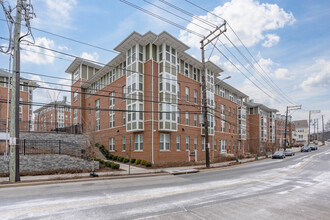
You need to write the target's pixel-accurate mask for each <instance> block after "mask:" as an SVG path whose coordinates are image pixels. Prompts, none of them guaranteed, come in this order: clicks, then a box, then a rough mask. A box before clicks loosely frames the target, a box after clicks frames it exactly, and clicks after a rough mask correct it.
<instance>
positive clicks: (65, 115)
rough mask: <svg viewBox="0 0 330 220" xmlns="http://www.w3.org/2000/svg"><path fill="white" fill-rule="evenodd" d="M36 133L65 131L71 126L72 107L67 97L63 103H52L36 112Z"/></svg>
mask: <svg viewBox="0 0 330 220" xmlns="http://www.w3.org/2000/svg"><path fill="white" fill-rule="evenodd" d="M33 113H34V131H40V132H48V131H54V130H63V129H64V128H68V127H69V126H71V105H70V104H69V103H67V99H66V97H64V98H63V100H62V101H54V102H50V103H48V104H46V105H44V106H42V107H40V108H38V109H36V110H35V111H34V112H33Z"/></svg>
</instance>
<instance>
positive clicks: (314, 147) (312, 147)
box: [309, 144, 317, 150]
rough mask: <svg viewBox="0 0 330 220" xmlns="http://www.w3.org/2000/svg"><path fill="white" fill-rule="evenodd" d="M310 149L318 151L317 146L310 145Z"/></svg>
mask: <svg viewBox="0 0 330 220" xmlns="http://www.w3.org/2000/svg"><path fill="white" fill-rule="evenodd" d="M309 147H310V148H311V150H317V146H316V145H315V144H310V145H309Z"/></svg>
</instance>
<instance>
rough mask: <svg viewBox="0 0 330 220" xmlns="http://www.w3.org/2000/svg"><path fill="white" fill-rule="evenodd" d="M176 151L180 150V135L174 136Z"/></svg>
mask: <svg viewBox="0 0 330 220" xmlns="http://www.w3.org/2000/svg"><path fill="white" fill-rule="evenodd" d="M176 150H180V135H177V136H176Z"/></svg>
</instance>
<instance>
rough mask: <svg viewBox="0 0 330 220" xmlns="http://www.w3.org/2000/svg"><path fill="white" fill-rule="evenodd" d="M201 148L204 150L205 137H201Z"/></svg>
mask: <svg viewBox="0 0 330 220" xmlns="http://www.w3.org/2000/svg"><path fill="white" fill-rule="evenodd" d="M202 150H205V137H202Z"/></svg>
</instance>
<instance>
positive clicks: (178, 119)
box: [177, 109, 181, 124]
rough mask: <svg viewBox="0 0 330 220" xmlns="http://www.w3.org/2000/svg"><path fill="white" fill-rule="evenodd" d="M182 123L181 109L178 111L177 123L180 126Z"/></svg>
mask: <svg viewBox="0 0 330 220" xmlns="http://www.w3.org/2000/svg"><path fill="white" fill-rule="evenodd" d="M180 121H181V114H180V109H178V117H177V123H178V124H180Z"/></svg>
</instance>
